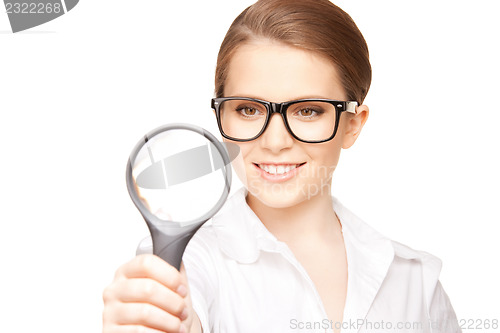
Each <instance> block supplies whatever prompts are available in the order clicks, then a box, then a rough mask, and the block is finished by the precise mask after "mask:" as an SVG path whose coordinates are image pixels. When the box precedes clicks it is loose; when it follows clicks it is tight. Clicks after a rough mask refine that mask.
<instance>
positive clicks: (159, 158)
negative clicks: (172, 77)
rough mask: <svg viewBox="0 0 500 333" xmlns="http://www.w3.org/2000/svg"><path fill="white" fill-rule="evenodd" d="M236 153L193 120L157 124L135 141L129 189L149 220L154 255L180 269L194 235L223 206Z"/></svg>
mask: <svg viewBox="0 0 500 333" xmlns="http://www.w3.org/2000/svg"><path fill="white" fill-rule="evenodd" d="M238 154H239V147H238V146H237V145H236V144H233V143H230V142H225V143H221V142H219V141H218V140H217V139H216V138H215V137H214V136H213V135H212V134H211V133H210V132H208V131H207V130H205V129H203V128H201V127H198V126H194V125H191V124H181V123H176V124H168V125H165V126H162V127H159V128H157V129H154V130H153V131H151V132H149V133H147V134H146V135H145V136H144V138H143V139H141V140H140V141H139V142H138V143H137V145H136V146H135V148H134V150H133V151H132V153H131V154H130V158H129V161H128V163H127V171H126V182H127V189H128V192H129V194H130V197H131V198H132V201H133V202H134V204H135V206H136V207H137V208H138V209H139V211H140V213H141V214H142V216H143V217H144V219H145V220H146V223H147V225H148V228H149V231H150V233H151V238H152V241H153V253H154V254H156V255H157V256H159V257H160V258H162V259H163V260H165V261H166V262H168V263H169V264H170V265H172V266H174V267H176V268H177V269H178V270H179V269H180V265H181V260H182V254H183V253H184V250H185V248H186V246H187V244H188V242H189V240H190V239H191V237H192V236H193V235H194V234H195V232H196V231H197V230H198V229H199V228H200V227H201V226H202V225H203V223H205V222H206V221H207V220H208V219H210V218H211V217H212V216H214V215H215V213H217V211H219V209H220V208H221V207H222V206H223V205H224V203H225V201H226V199H227V197H228V195H229V191H230V188H231V160H232V159H234V158H235V157H236V156H237V155H238ZM230 156H231V157H232V158H230Z"/></svg>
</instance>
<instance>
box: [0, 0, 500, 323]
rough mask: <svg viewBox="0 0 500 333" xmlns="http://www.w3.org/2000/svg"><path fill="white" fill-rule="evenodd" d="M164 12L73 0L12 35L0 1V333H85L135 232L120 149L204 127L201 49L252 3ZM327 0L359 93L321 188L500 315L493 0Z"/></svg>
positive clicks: (477, 316) (462, 303) (138, 221)
mask: <svg viewBox="0 0 500 333" xmlns="http://www.w3.org/2000/svg"><path fill="white" fill-rule="evenodd" d="M172 3H174V2H173V1H160V0H150V1H140V2H139V1H130V0H120V1H118V0H106V1H90V0H82V1H81V2H80V3H79V4H78V5H77V7H75V8H74V9H73V10H72V11H70V12H69V13H68V14H66V15H65V16H63V17H60V18H59V19H57V20H54V21H52V22H49V23H47V24H45V25H42V26H39V27H36V28H33V29H31V30H29V31H27V32H24V33H18V34H12V33H11V32H9V30H10V27H9V23H8V19H7V15H6V14H5V13H4V12H3V8H2V7H0V8H2V12H1V13H0V31H1V33H0V115H1V117H0V147H1V151H0V153H1V155H0V158H1V163H0V174H1V178H0V199H1V200H0V205H1V206H0V207H1V208H0V331H2V332H10V333H14V332H99V331H100V330H101V311H102V301H101V293H102V290H103V288H104V287H105V286H106V285H107V284H108V283H110V282H111V280H112V278H113V274H114V271H115V269H116V268H117V267H118V266H119V265H121V264H122V263H124V262H125V261H127V260H129V259H130V258H131V257H132V256H133V255H134V253H135V248H136V245H137V244H138V242H139V240H140V239H142V238H143V237H144V236H146V235H147V234H148V231H147V228H146V226H145V223H144V222H143V220H142V218H141V217H140V215H139V213H138V211H137V210H136V209H135V207H134V206H133V204H132V202H131V200H130V199H129V197H128V193H127V190H126V186H125V177H124V176H125V165H126V161H127V158H128V155H129V153H130V151H131V149H132V147H133V146H134V145H135V143H136V142H137V141H138V140H139V139H140V137H141V136H142V135H143V134H144V133H146V132H147V131H149V130H151V129H153V128H155V127H157V126H159V125H161V124H164V123H167V122H174V121H183V122H190V123H194V124H198V125H200V126H203V127H205V128H206V129H208V130H210V131H211V132H212V133H218V132H217V128H216V125H215V119H214V117H213V114H212V112H211V110H210V104H209V100H210V98H211V97H212V95H213V74H214V69H215V61H216V56H217V51H218V48H219V45H220V42H221V41H222V38H223V37H224V34H225V31H226V30H227V28H228V27H229V25H230V23H231V22H232V20H233V19H234V18H235V17H236V15H237V14H238V13H239V12H241V10H243V9H244V8H245V7H246V6H247V5H249V4H251V3H252V1H251V0H249V1H234V0H232V1H230V0H225V1H222V0H212V1H175V4H172ZM336 3H337V4H338V5H339V6H340V7H342V8H343V9H344V10H346V11H347V12H348V13H350V14H351V16H352V17H353V18H354V20H355V21H356V22H357V24H358V26H359V28H360V29H361V31H362V32H363V34H364V36H365V38H366V40H367V42H368V45H369V47H370V52H371V61H372V67H373V83H372V89H371V91H370V93H369V95H368V98H367V100H366V103H367V104H368V105H369V106H370V109H371V113H370V119H369V121H368V123H367V125H366V127H365V129H364V131H363V133H362V136H361V138H360V139H359V141H358V142H357V143H356V144H355V146H354V147H352V148H351V149H349V150H347V151H344V153H343V156H342V158H341V163H340V166H339V168H338V169H337V171H336V174H335V177H334V194H335V195H336V196H337V197H339V198H340V199H341V201H342V202H343V203H344V204H345V205H347V206H348V207H349V208H351V209H352V210H353V211H354V212H356V213H357V214H358V215H359V216H360V217H362V218H363V219H364V220H365V221H367V222H368V223H369V224H371V225H372V226H374V227H375V228H376V229H377V230H379V231H380V232H381V233H383V234H385V235H386V236H388V237H390V238H392V239H395V240H398V241H400V242H402V243H405V244H407V245H409V246H411V247H413V248H416V249H421V250H425V251H428V252H431V253H433V254H435V255H437V256H438V257H440V258H441V259H442V260H443V263H444V265H443V270H442V274H441V281H442V283H443V285H444V287H445V290H446V291H447V292H448V294H449V296H450V298H451V301H452V303H453V305H454V307H455V310H456V313H457V316H458V317H459V318H460V319H464V320H468V319H474V320H485V319H490V320H491V319H500V305H499V296H500V295H499V287H498V281H499V280H500V272H499V268H498V266H499V263H498V262H499V260H498V254H499V253H500V245H499V244H500V241H499V239H498V232H499V229H500V228H499V224H500V213H499V212H498V206H499V204H500V202H499V199H500V193H499V188H500V176H499V171H498V170H500V161H499V158H498V155H499V143H500V134H499V128H500V107H499V104H498V101H497V96H498V93H499V90H500V84H499V77H500V66H499V63H498V59H500V50H499V47H498V44H499V42H498V38H499V37H498V35H499V32H500V20H498V13H499V5H498V2H497V1H493V0H489V1H486V0H483V1H474V2H472V1H428V0H427V1H419V2H409V1H395V0H394V1H380V0H379V1H368V0H367V1H359V0H349V1H348V0H342V1H337V2H336ZM179 101H182V102H181V103H179ZM480 331H481V332H486V331H487V330H484V329H483V330H480ZM491 331H493V330H491ZM498 331H500V330H498Z"/></svg>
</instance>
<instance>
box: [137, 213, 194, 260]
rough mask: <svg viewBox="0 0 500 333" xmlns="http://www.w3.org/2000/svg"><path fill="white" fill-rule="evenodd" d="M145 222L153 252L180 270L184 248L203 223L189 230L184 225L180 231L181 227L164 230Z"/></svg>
mask: <svg viewBox="0 0 500 333" xmlns="http://www.w3.org/2000/svg"><path fill="white" fill-rule="evenodd" d="M146 223H147V224H148V227H149V231H150V232H151V239H152V241H153V253H154V254H155V255H157V256H158V257H160V258H162V259H163V260H165V261H166V262H168V263H169V264H170V265H172V266H174V267H175V268H177V270H180V268H181V262H182V255H183V253H184V250H185V249H186V246H187V244H188V243H189V241H190V240H191V238H192V237H193V235H194V234H195V233H196V231H197V230H198V229H199V228H200V227H201V226H202V225H203V223H200V224H197V225H194V226H193V227H192V228H191V229H190V230H186V229H185V228H186V227H183V228H182V231H181V228H176V227H172V228H171V229H170V230H165V231H164V230H160V229H158V228H157V227H156V226H154V225H153V224H152V223H148V222H147V221H146Z"/></svg>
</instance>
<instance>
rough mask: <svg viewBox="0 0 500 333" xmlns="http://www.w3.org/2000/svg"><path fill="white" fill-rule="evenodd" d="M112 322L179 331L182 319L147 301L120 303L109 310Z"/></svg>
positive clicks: (166, 330)
mask: <svg viewBox="0 0 500 333" xmlns="http://www.w3.org/2000/svg"><path fill="white" fill-rule="evenodd" d="M108 311H109V312H110V314H109V318H110V319H111V320H110V321H111V322H114V323H116V324H118V325H133V326H145V327H149V328H152V329H156V330H160V331H164V332H179V330H180V328H181V320H180V319H179V318H177V317H175V316H173V315H171V314H170V313H167V312H165V311H163V310H162V309H160V308H158V307H156V306H154V305H151V304H147V303H120V302H116V304H115V305H114V306H113V307H112V308H111V309H109V310H108Z"/></svg>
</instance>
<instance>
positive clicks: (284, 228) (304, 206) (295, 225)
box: [246, 192, 341, 244]
mask: <svg viewBox="0 0 500 333" xmlns="http://www.w3.org/2000/svg"><path fill="white" fill-rule="evenodd" d="M246 200H247V203H248V205H249V206H250V208H251V209H252V210H253V211H254V213H255V214H256V215H257V217H259V219H260V220H261V221H262V223H263V224H264V226H265V227H266V228H267V230H269V231H270V232H271V233H272V234H273V235H274V236H275V237H276V238H277V239H278V240H280V241H283V242H285V243H287V244H299V243H302V242H306V243H308V244H311V241H322V240H325V241H326V240H327V239H330V238H329V236H331V235H340V234H341V225H340V222H339V221H338V219H337V215H336V214H335V211H334V210H333V207H332V197H331V195H330V194H322V195H316V196H314V197H312V198H310V199H307V200H304V201H302V202H300V203H298V204H296V205H293V206H291V207H284V208H275V207H269V206H267V205H266V204H264V203H263V202H262V201H260V200H259V199H258V198H256V197H255V196H253V195H252V194H251V193H250V192H249V193H248V195H247V198H246Z"/></svg>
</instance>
